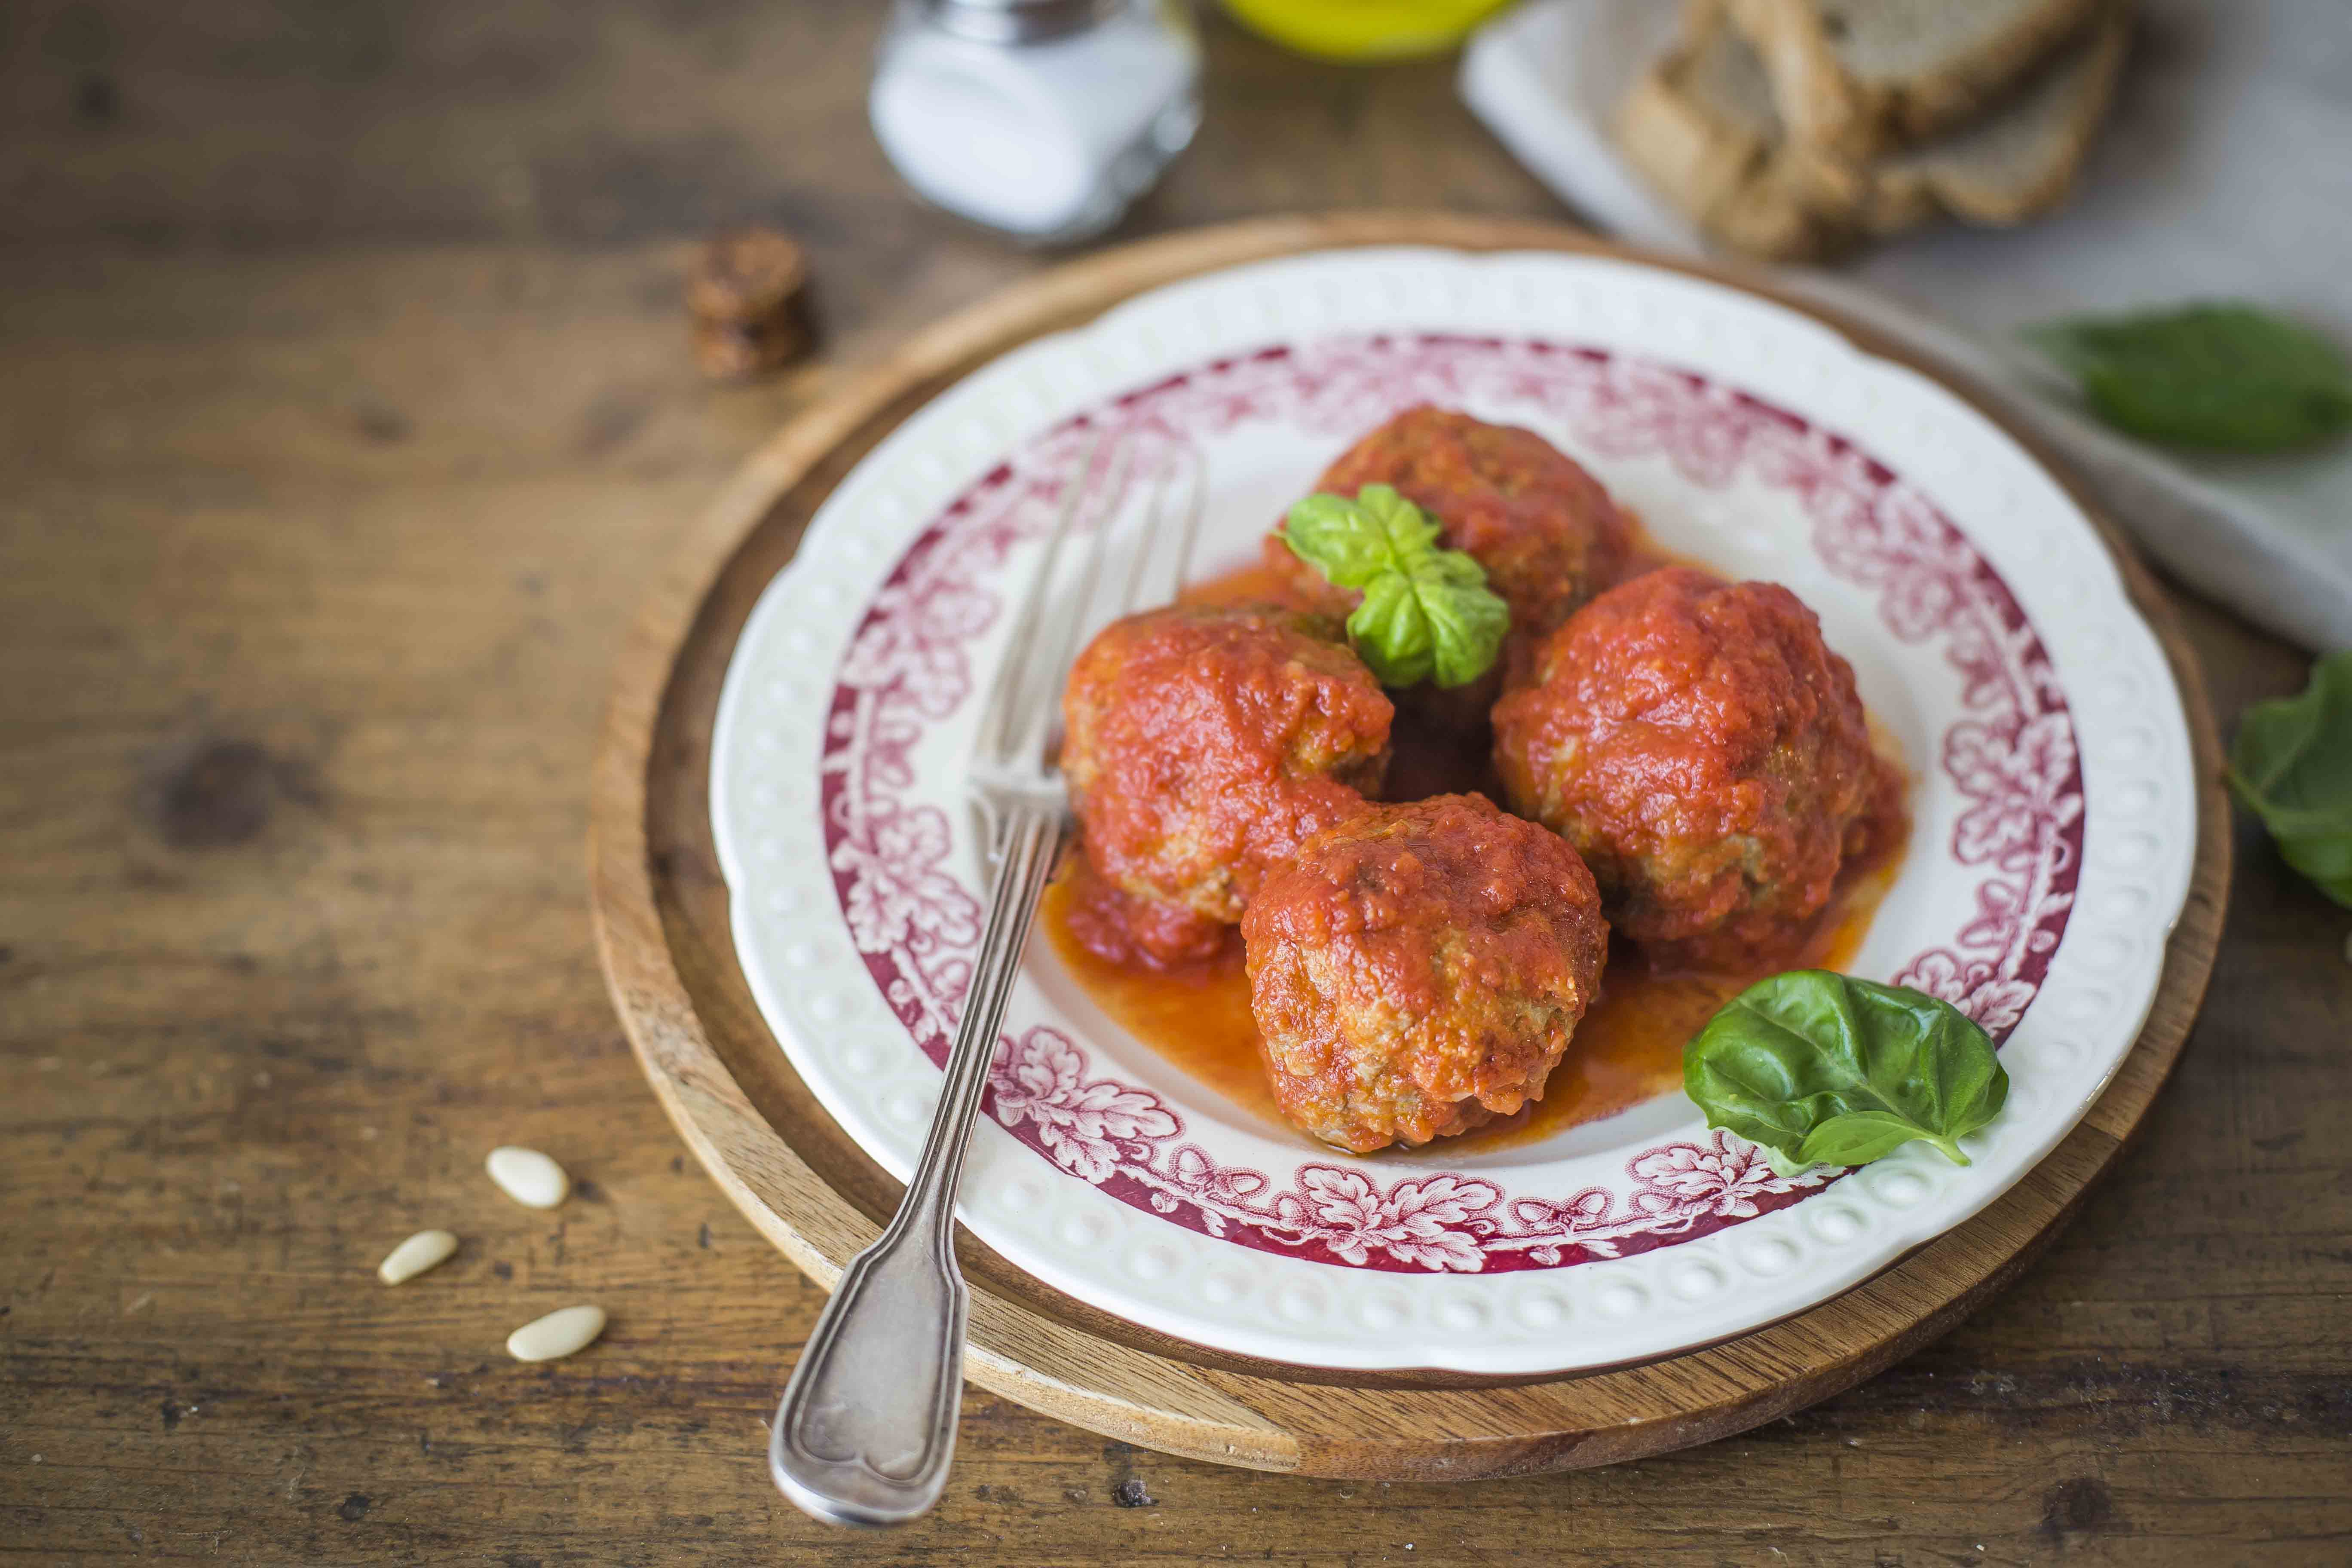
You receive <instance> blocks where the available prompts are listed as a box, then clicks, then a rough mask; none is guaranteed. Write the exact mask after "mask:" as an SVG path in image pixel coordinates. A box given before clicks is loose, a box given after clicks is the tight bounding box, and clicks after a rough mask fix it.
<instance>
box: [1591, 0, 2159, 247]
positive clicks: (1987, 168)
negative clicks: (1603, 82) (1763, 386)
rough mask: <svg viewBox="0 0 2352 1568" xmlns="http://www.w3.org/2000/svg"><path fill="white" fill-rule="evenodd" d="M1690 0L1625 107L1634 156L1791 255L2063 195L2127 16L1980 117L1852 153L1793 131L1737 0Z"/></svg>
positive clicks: (2102, 27)
mask: <svg viewBox="0 0 2352 1568" xmlns="http://www.w3.org/2000/svg"><path fill="white" fill-rule="evenodd" d="M1731 3H1736V0H1691V4H1690V5H1688V6H1687V7H1686V8H1685V32H1684V35H1683V37H1681V39H1680V40H1679V41H1678V42H1677V43H1676V44H1675V46H1674V47H1672V48H1670V49H1668V50H1667V51H1666V53H1665V54H1664V56H1663V57H1661V58H1660V59H1659V60H1658V61H1657V62H1656V64H1655V65H1654V66H1653V67H1652V68H1650V70H1648V71H1647V72H1645V73H1644V74H1643V77H1642V79H1641V80H1640V81H1639V82H1637V83H1636V84H1635V86H1634V89H1633V92H1632V93H1631V94H1630V95H1628V97H1627V99H1626V101H1625V104H1624V106H1623V108H1622V110H1621V111H1620V115H1619V121H1618V126H1617V132H1618V139H1619V141H1620V142H1621V143H1622V146H1623V147H1624V149H1625V152H1626V154H1627V156H1628V157H1629V159H1630V160H1631V161H1632V162H1633V165H1634V166H1635V167H1636V168H1637V169H1639V170H1640V171H1641V172H1642V173H1643V175H1644V176H1645V177H1646V178H1648V179H1649V180H1650V181H1651V182H1652V183H1653V184H1655V185H1656V186H1657V187H1658V189H1659V190H1660V191H1662V192H1663V193H1664V194H1665V195H1666V196H1667V197H1668V198H1669V199H1670V200H1672V201H1674V202H1675V205H1677V206H1679V207H1680V208H1681V209H1682V210H1683V211H1684V212H1685V213H1687V214H1688V215H1689V216H1691V217H1692V218H1693V219H1694V220H1695V221H1696V222H1697V223H1698V224H1699V226H1701V227H1702V228H1704V229H1705V230H1706V232H1707V233H1708V234H1710V235H1711V236H1713V237H1715V238H1716V239H1717V240H1719V241H1720V242H1722V243H1723V244H1725V245H1727V246H1729V247H1733V248H1734V249H1738V250H1742V251H1746V252H1748V254H1750V255H1755V256H1761V257H1767V258H1775V259H1781V260H1801V259H1811V258H1820V257H1822V256H1825V255H1829V254H1832V253H1833V252H1835V251H1837V250H1840V249H1843V248H1845V247H1848V246H1850V245H1852V244H1853V243H1854V242H1856V241H1858V240H1861V239H1864V238H1866V237H1872V236H1884V235H1889V234H1894V233H1896V232H1899V231H1901V230H1903V229H1906V228H1909V227H1912V226H1915V225H1917V224H1920V223H1923V222H1926V221H1927V220H1928V219H1930V218H1932V217H1934V216H1937V215H1938V214H1942V213H1949V214H1952V215H1953V216H1958V217H1961V218H1964V219H1966V220H1968V221H1970V222H1974V223H1983V224H2011V223H2021V222H2023V221H2024V220H2025V219H2027V218H2030V217H2032V216H2036V215H2038V214H2040V213H2042V212H2045V211H2047V210H2048V209H2049V208H2050V207H2051V206H2053V205H2056V203H2057V202H2058V201H2059V200H2060V199H2061V198H2062V197H2063V196H2064V195H2065V194H2066V191H2067V189H2068V188H2069V186H2070V185H2071V184H2072V183H2073V180H2074V173H2075V171H2076V170H2077V169H2078V168H2079V167H2080V166H2081V164H2082V161H2083V157H2084V153H2085V152H2086V151H2087V150H2088V148H2089V146H2090V142H2091V139H2092V136H2093V134H2094V132H2095V131H2096V130H2097V128H2098V125H2099V121H2101V120H2102V119H2103V118H2104V117H2105V113H2106V109H2107V104H2108V102H2109V100H2110V99H2111V98H2112V96H2113V92H2114V88H2115V81H2116V74H2117V72H2118V70H2119V68H2120V66H2121V63H2122V58H2123V54H2124V50H2125V47H2126V43H2127V41H2128V37H2129V27H2130V24H2129V18H2128V15H2127V13H2126V11H2125V10H2124V9H2123V8H2122V7H2121V6H2119V5H2116V6H2111V7H2110V8H2109V9H2108V11H2107V12H2106V13H2105V15H2104V16H2103V17H2102V19H2101V20H2100V22H2099V23H2098V25H2097V26H2096V27H2095V29H2094V30H2093V31H2092V32H2091V33H2089V34H2087V35H2085V36H2084V37H2083V38H2081V39H2079V40H2077V41H2076V42H2075V43H2074V45H2072V46H2071V47H2068V48H2066V49H2064V50H2063V51H2061V52H2060V53H2059V54H2058V55H2057V56H2055V57H2053V58H2051V59H2050V60H2048V61H2047V62H2045V63H2044V65H2043V67H2042V69H2041V70H2040V71H2038V72H2036V73H2035V74H2034V75H2032V77H2030V78H2029V79H2027V81H2026V82H2025V83H2024V84H2023V85H2022V86H2021V88H2020V89H2019V90H2018V91H2017V92H2016V93H2015V94H2014V95H2013V96H2012V97H2011V98H2010V99H2007V100H2003V101H2002V102H2001V103H2000V104H1998V105H1996V106H1995V107H1994V108H1993V109H1991V110H1989V111H1988V112H1987V113H1986V114H1985V116H1984V117H1983V118H1982V119H1981V120H1979V121H1977V122H1976V123H1974V124H1972V125H1969V126H1968V127H1966V128H1964V129H1962V130H1960V131H1958V132H1953V133H1951V134H1948V135H1946V136H1943V137H1938V138H1937V139H1935V140H1933V141H1931V142H1927V143H1924V144H1922V145H1920V146H1917V147H1915V148H1912V149H1909V150H1907V151H1906V152H1903V153H1896V154H1895V155H1893V156H1891V157H1886V158H1881V159H1876V160H1872V161H1868V162H1853V161H1849V160H1846V159H1843V158H1838V157H1835V156H1832V155H1830V154H1828V153H1823V152H1822V151H1821V150H1820V149H1819V148H1816V147H1813V146H1811V145H1809V144H1806V143H1803V142H1797V141H1794V140H1792V139H1791V138H1790V136H1789V135H1788V132H1787V127H1786V125H1785V123H1784V122H1783V121H1781V120H1780V115H1779V112H1778V110H1777V108H1776V106H1775V104H1774V101H1773V94H1772V88H1771V83H1770V79H1769V76H1768V75H1767V73H1766V71H1765V68H1764V65H1763V62H1762V61H1761V60H1760V59H1759V58H1758V56H1757V54H1756V52H1755V50H1754V49H1753V48H1751V47H1749V46H1748V43H1747V40H1746V39H1745V38H1744V37H1741V36H1740V35H1739V33H1738V31H1736V30H1735V29H1734V28H1732V27H1731V26H1729V25H1728V18H1727V15H1726V5H1727V4H1731Z"/></svg>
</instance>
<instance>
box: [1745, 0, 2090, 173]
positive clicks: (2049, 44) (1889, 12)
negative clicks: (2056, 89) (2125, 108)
mask: <svg viewBox="0 0 2352 1568" xmlns="http://www.w3.org/2000/svg"><path fill="white" fill-rule="evenodd" d="M2105 9H2106V6H2105V0H1728V11H1727V14H1728V16H1729V17H1730V19H1731V23H1732V25H1733V26H1736V27H1738V29H1739V30H1740V32H1741V33H1742V34H1744V35H1745V36H1746V37H1747V38H1748V42H1749V43H1750V44H1752V45H1754V46H1755V47H1756V52H1757V53H1758V55H1759V56H1760V57H1761V58H1762V60H1763V64H1764V70H1765V73H1766V75H1767V76H1768V77H1769V79H1770V80H1771V83H1772V97H1773V101H1774V103H1775V104H1776V105H1777V106H1778V108H1779V110H1780V120H1781V123H1782V124H1783V125H1785V126H1786V127H1787V132H1788V135H1789V138H1790V140H1791V141H1794V142H1803V143H1805V144H1806V145H1808V146H1811V147H1815V148H1818V149H1820V150H1821V151H1822V152H1823V153H1831V154H1833V155H1835V156H1837V157H1840V158H1844V159H1847V160H1849V161H1853V162H1859V161H1861V160H1863V159H1866V158H1873V157H1876V156H1878V155H1879V154H1881V153H1886V152H1889V151H1891V150H1892V149H1894V148H1895V147H1897V146H1899V145H1901V144H1903V143H1904V142H1916V141H1919V140H1921V139H1923V138H1926V137H1928V136H1933V135H1936V134H1937V133H1938V132H1943V131H1948V130H1950V129H1952V128H1953V127H1955V126H1957V125H1958V124H1960V123H1961V122H1962V121H1966V120H1968V119H1969V118H1970V117H1972V116H1973V115H1975V114H1977V113H1978V112H1979V110H1983V109H1984V108H1985V107H1986V106H1987V105H1988V104H1990V102H1992V101H1993V100H1995V99H1997V98H1999V97H2000V96H2001V94H2002V93H2003V92H2005V91H2006V90H2007V89H2010V88H2011V86H2013V85H2014V84H2015V83H2016V82H2017V81H2018V79H2020V78H2021V77H2023V76H2024V75H2026V74H2027V73H2028V72H2029V71H2031V70H2032V69H2033V68H2035V67H2036V66H2038V65H2040V64H2041V63H2042V61H2043V60H2044V59H2046V58H2048V57H2049V56H2050V55H2051V54H2053V52H2055V51H2056V50H2057V49H2058V48H2059V47H2062V46H2063V45H2064V44H2066V43H2067V42H2068V41H2070V40H2072V39H2074V38H2075V37H2079V36H2080V35H2081V34H2083V33H2084V32H2085V31H2086V30H2088V29H2089V28H2091V27H2093V26H2095V25H2096V23H2097V22H2098V20H2099V18H2100V16H2102V15H2103V14H2104V13H2105Z"/></svg>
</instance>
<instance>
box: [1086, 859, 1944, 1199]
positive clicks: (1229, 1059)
mask: <svg viewBox="0 0 2352 1568" xmlns="http://www.w3.org/2000/svg"><path fill="white" fill-rule="evenodd" d="M1902 859H1903V850H1902V846H1901V845H1899V844H1897V845H1894V846H1891V847H1889V849H1888V851H1887V852H1886V853H1885V854H1883V855H1881V856H1879V857H1878V858H1876V859H1875V860H1874V863H1873V864H1871V865H1869V866H1867V867H1864V868H1861V869H1859V870H1857V871H1855V872H1853V873H1851V874H1850V875H1849V876H1848V877H1846V878H1845V879H1843V880H1842V881H1841V883H1840V885H1839V889H1838V892H1837V895H1836V896H1835V897H1834V898H1833V899H1832V900H1831V901H1830V904H1829V907H1828V908H1827V909H1825V910H1822V914H1821V915H1820V916H1819V917H1818V918H1817V919H1816V921H1815V922H1814V929H1813V931H1811V934H1810V935H1809V936H1808V938H1807V940H1806V942H1805V943H1804V945H1803V947H1802V948H1801V951H1800V952H1798V953H1797V955H1796V956H1795V957H1793V958H1790V959H1788V960H1786V961H1783V962H1780V963H1773V964H1769V965H1767V966H1764V967H1762V968H1759V969H1758V970H1756V971H1755V972H1754V973H1739V974H1674V973H1659V972H1657V971H1655V970H1653V969H1652V968H1651V967H1650V965H1649V964H1648V963H1646V962H1644V961H1643V957H1642V955H1641V952H1640V951H1639V950H1638V949H1636V948H1634V947H1633V945H1632V944H1631V943H1629V942H1622V941H1621V942H1612V943H1611V944H1610V951H1609V966H1608V968H1607V969H1606V970H1605V971H1603V972H1602V974H1601V995H1600V997H1599V999H1598V1000H1596V1001H1595V1002H1594V1003H1593V1005H1592V1008H1591V1011H1590V1012H1588V1013H1586V1014H1585V1016H1584V1021H1583V1022H1582V1023H1580V1024H1579V1025H1578V1026H1577V1028H1576V1037H1575V1038H1574V1039H1573V1040H1571V1041H1570V1042H1569V1047H1568V1054H1567V1055H1566V1056H1564V1057H1562V1058H1560V1063H1559V1067H1557V1068H1554V1069H1552V1075H1551V1078H1550V1080H1549V1082H1548V1083H1547V1084H1546V1086H1545V1089H1544V1095H1543V1098H1542V1099H1541V1100H1537V1101H1536V1102H1534V1103H1533V1104H1531V1105H1529V1106H1528V1108H1527V1109H1526V1110H1522V1111H1520V1112H1519V1113H1518V1114H1517V1115H1516V1116H1513V1117H1509V1118H1507V1119H1506V1120H1504V1121H1497V1122H1493V1123H1490V1124H1489V1125H1487V1126H1486V1127H1482V1128H1479V1129H1477V1130H1476V1131H1472V1132H1467V1133H1465V1134H1463V1135H1462V1136H1461V1137H1458V1138H1445V1139H1441V1140H1439V1141H1438V1142H1436V1143H1433V1144H1431V1145H1430V1146H1429V1148H1428V1149H1427V1150H1424V1151H1422V1152H1423V1153H1444V1152H1447V1151H1454V1152H1460V1151H1463V1150H1475V1149H1495V1148H1509V1147H1512V1146H1514V1145H1517V1144H1523V1143H1535V1142H1541V1141H1543V1140H1544V1139H1546V1138H1549V1137H1551V1136H1552V1135H1554V1134H1555V1133H1559V1132H1564V1131H1567V1130H1568V1129H1570V1128H1571V1127H1575V1126H1578V1125H1580V1124H1581V1123H1583V1122H1587V1121H1599V1120H1600V1119H1601V1118H1602V1117H1604V1116H1614V1115H1615V1114H1617V1112H1619V1111H1621V1110H1630V1109H1631V1108H1632V1107H1633V1106H1636V1105H1639V1104H1641V1103H1642V1102H1643V1100H1649V1099H1651V1098H1652V1097H1654V1096H1655V1095H1660V1094H1664V1093H1666V1092H1668V1091H1670V1090H1672V1089H1677V1088H1679V1087H1681V1084H1682V1079H1683V1047H1684V1045H1685V1043H1686V1042H1687V1041H1688V1040H1689V1039H1690V1037H1692V1036H1693V1035H1695V1034H1696V1033H1698V1030H1699V1027H1700V1026H1701V1025H1703V1024H1705V1023H1706V1021H1707V1019H1708V1018H1710V1017H1712V1016H1714V1015H1715V1012H1716V1009H1717V1008H1719V1007H1721V1006H1722V1005H1724V1004H1725V1003H1726V1002H1728V1001H1729V1000H1731V998H1732V997H1734V996H1736V995H1738V994H1739V993H1740V992H1741V991H1743V990H1746V989H1747V988H1748V986H1749V985H1751V984H1754V983H1755V982H1757V981H1759V980H1761V979H1763V978H1764V977H1765V976H1766V975H1767V974H1775V973H1780V971H1781V970H1783V969H1802V968H1822V969H1840V968H1843V966H1844V965H1845V964H1846V963H1849V962H1850V961H1851V960H1852V959H1853V954H1854V952H1855V951H1856V950H1857V949H1859V948H1860V947H1861V945H1862V942H1863V939H1864V937H1865V936H1867V935H1868V934H1869V931H1870V922H1871V918H1872V917H1873V916H1874V915H1875V914H1876V913H1877V910H1878V904H1879V900H1881V899H1883V898H1884V897H1885V894H1886V890H1887V889H1888V888H1889V887H1891V886H1892V885H1893V883H1894V880H1895V871H1896V869H1897V868H1899V867H1900V866H1901V864H1902ZM1083 909H1084V900H1083V898H1082V897H1081V895H1080V891H1079V888H1078V884H1077V882H1076V879H1074V878H1072V877H1071V876H1070V875H1068V874H1067V870H1066V869H1065V871H1064V873H1063V874H1060V875H1057V876H1056V877H1055V879H1054V881H1053V883H1052V885H1051V886H1049V887H1048V888H1047V889H1045V903H1044V905H1043V907H1042V909H1041V910H1040V911H1039V913H1040V923H1041V924H1043V925H1044V927H1045V931H1046V934H1047V935H1048V937H1049V938H1050V939H1051V940H1052V942H1053V944H1054V951H1055V954H1056V955H1058V956H1059V957H1060V959H1061V961H1062V963H1063V966H1064V967H1065V968H1066V969H1067V970H1068V971H1069V972H1070V973H1071V974H1072V975H1073V976H1075V977H1076V980H1077V982H1078V984H1080V985H1081V986H1082V987H1084V988H1085V990H1086V992H1087V995H1089V996H1091V997H1092V998H1093V999H1094V1001H1095V1004H1096V1005H1097V1006H1099V1007H1100V1008H1102V1010H1103V1011H1104V1012H1105V1013H1106V1014H1108V1016H1110V1017H1111V1018H1112V1019H1113V1020H1114V1021H1115V1022H1117V1023H1118V1025H1119V1026H1121V1027H1122V1028H1124V1029H1126V1030H1127V1031H1128V1032H1129V1034H1131V1035H1133V1036H1134V1037H1136V1038H1137V1039H1139V1040H1141V1041H1142V1042H1143V1043H1144V1044H1145V1045H1147V1046H1150V1047H1151V1048H1152V1049H1153V1050H1155V1051H1157V1052H1159V1053H1160V1055H1161V1056H1162V1057H1164V1058H1167V1059H1168V1060H1169V1061H1171V1062H1172V1063H1174V1064H1175V1065H1176V1066H1177V1067H1179V1068H1182V1069H1183V1070H1184V1071H1185V1072H1186V1073H1188V1074H1190V1075H1191V1076H1192V1078H1194V1079H1197V1080H1198V1081H1200V1082H1201V1083H1202V1084H1203V1085H1205V1086H1206V1087H1208V1088H1209V1089H1214V1090H1215V1091H1216V1092H1217V1093H1219V1094H1221V1095H1223V1096H1224V1097H1225V1098H1226V1099H1227V1100H1231V1101H1232V1102H1233V1103H1234V1104H1235V1105H1238V1106H1240V1107H1241V1108H1242V1109H1243V1110H1247V1111H1249V1112H1251V1113H1252V1114H1254V1115H1255V1116H1256V1117H1257V1118H1258V1119H1259V1120H1261V1121H1264V1122H1265V1123H1266V1126H1267V1129H1268V1131H1273V1132H1276V1133H1288V1134H1290V1135H1291V1136H1293V1137H1297V1138H1298V1139H1300V1140H1301V1141H1305V1140H1306V1135H1305V1134H1304V1133H1301V1132H1297V1131H1296V1130H1295V1129H1293V1128H1292V1127H1291V1126H1290V1124H1289V1123H1288V1122H1286V1121H1284V1120H1283V1118H1282V1112H1281V1110H1279V1109H1278V1108H1277V1107H1276V1104H1275V1102H1274V1091H1273V1090H1272V1089H1270V1088H1268V1087H1267V1085H1266V1081H1265V1066H1264V1064H1263V1063H1262V1062H1261V1061H1260V1060H1259V1058H1258V1037H1257V1024H1256V1022H1255V1020H1254V1019H1252V1018H1251V1016H1250V998H1249V978H1248V976H1247V975H1245V974H1244V973H1242V946H1241V942H1240V940H1239V938H1238V937H1237V936H1236V937H1234V938H1233V939H1231V940H1228V941H1227V942H1226V943H1225V944H1224V946H1223V948H1221V949H1219V950H1218V952H1217V953H1216V955H1215V956H1214V957H1213V958H1210V959H1208V960H1206V961H1203V962H1195V963H1185V964H1180V965H1178V966H1176V967H1174V968H1170V969H1150V968H1146V967H1142V966H1140V965H1136V966H1129V965H1125V964H1118V963H1110V962H1108V960H1105V959H1103V958H1100V957H1097V955H1096V954H1095V953H1094V952H1091V951H1090V950H1088V948H1087V946H1086V944H1085V943H1084V942H1080V941H1079V940H1078V937H1077V935H1076V931H1074V929H1073V926H1074V922H1075V921H1081V920H1083V919H1084V915H1083V913H1082V912H1081V911H1082V910H1083ZM1412 1156H1413V1152H1412V1151H1409V1150H1391V1151H1387V1152H1384V1154H1383V1155H1382V1156H1381V1157H1383V1158H1400V1157H1401V1158H1412Z"/></svg>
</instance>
